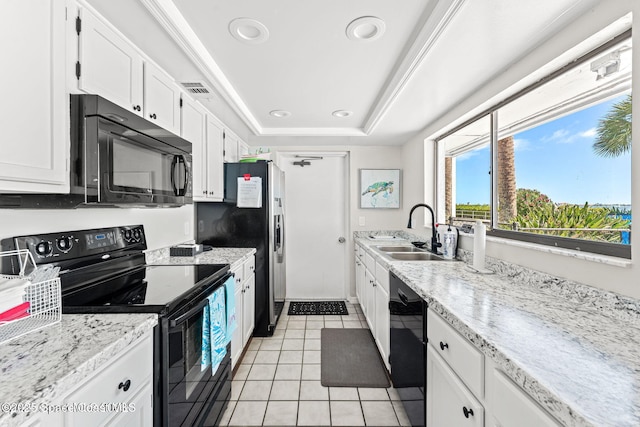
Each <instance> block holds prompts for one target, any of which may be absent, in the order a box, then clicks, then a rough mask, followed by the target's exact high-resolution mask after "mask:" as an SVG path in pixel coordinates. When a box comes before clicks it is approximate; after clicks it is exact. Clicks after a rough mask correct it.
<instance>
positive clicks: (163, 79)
mask: <svg viewBox="0 0 640 427" xmlns="http://www.w3.org/2000/svg"><path fill="white" fill-rule="evenodd" d="M144 117H145V118H146V119H147V120H149V121H152V122H154V123H156V124H157V125H158V126H160V127H163V128H165V129H167V130H168V131H171V132H173V133H175V134H176V135H178V134H180V87H179V86H178V85H177V84H176V83H175V82H174V81H173V79H172V78H171V77H169V76H168V75H167V74H165V72H164V71H162V70H161V69H160V68H158V67H156V66H155V65H153V64H152V63H150V62H145V64H144Z"/></svg>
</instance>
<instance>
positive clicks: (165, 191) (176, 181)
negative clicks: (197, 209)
mask: <svg viewBox="0 0 640 427" xmlns="http://www.w3.org/2000/svg"><path fill="white" fill-rule="evenodd" d="M70 123H71V129H70V135H71V144H70V148H71V157H70V168H69V169H70V174H71V175H70V192H69V194H2V195H0V207H6V208H75V207H102V206H104V207H109V206H118V207H174V206H182V205H184V204H188V203H192V201H193V199H192V179H191V177H192V170H191V165H192V162H191V149H192V146H191V143H190V142H188V141H186V140H184V139H182V138H180V137H179V136H177V135H174V134H173V133H171V132H169V131H167V130H165V129H163V128H161V127H158V126H157V125H156V124H154V123H151V122H149V121H148V120H145V119H144V118H142V117H140V116H138V115H137V114H135V113H133V112H131V111H128V110H127V109H124V108H122V107H120V106H118V105H116V104H114V103H112V102H110V101H108V100H106V99H104V98H101V97H100V96H97V95H71V119H70Z"/></svg>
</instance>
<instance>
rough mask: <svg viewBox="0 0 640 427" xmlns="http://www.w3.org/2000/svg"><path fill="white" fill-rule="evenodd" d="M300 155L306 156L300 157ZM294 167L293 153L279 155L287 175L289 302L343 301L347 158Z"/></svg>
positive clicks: (328, 156) (329, 157)
mask: <svg viewBox="0 0 640 427" xmlns="http://www.w3.org/2000/svg"><path fill="white" fill-rule="evenodd" d="M299 154H300V155H302V154H303V153H299ZM314 156H320V157H322V159H314V160H310V163H311V164H310V165H306V166H303V167H301V166H296V165H294V164H293V162H295V161H300V160H301V159H300V158H296V157H294V154H287V155H282V156H281V157H280V168H281V169H282V170H283V171H284V173H285V174H284V176H285V180H286V190H285V195H284V203H285V210H286V216H285V230H286V231H285V233H284V237H285V253H286V257H287V262H286V277H287V292H286V294H287V299H291V300H327V299H328V300H334V299H345V297H346V295H347V291H346V286H345V283H346V279H345V276H346V274H345V268H346V256H347V254H346V247H347V244H346V242H345V239H346V237H347V236H346V220H345V217H346V203H345V198H346V188H347V179H346V173H347V156H346V153H344V154H340V155H336V154H335V153H331V154H326V153H325V154H322V153H319V154H314Z"/></svg>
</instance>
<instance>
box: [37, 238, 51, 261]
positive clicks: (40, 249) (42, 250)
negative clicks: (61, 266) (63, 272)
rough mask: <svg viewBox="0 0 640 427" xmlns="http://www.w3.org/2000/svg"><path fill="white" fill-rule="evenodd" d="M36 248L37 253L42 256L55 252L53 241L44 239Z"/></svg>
mask: <svg viewBox="0 0 640 427" xmlns="http://www.w3.org/2000/svg"><path fill="white" fill-rule="evenodd" d="M35 249H36V254H38V255H40V256H41V257H45V256H50V255H51V253H52V252H53V245H52V244H51V242H48V241H45V240H43V241H42V242H40V243H38V244H37V245H36V248H35Z"/></svg>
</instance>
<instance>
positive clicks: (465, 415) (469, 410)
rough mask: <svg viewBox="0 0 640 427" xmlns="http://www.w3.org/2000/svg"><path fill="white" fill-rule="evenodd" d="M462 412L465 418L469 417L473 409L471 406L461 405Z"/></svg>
mask: <svg viewBox="0 0 640 427" xmlns="http://www.w3.org/2000/svg"><path fill="white" fill-rule="evenodd" d="M462 413H463V414H464V417H465V418H469V416H472V417H473V409H472V408H469V409H467V407H466V406H463V407H462Z"/></svg>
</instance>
